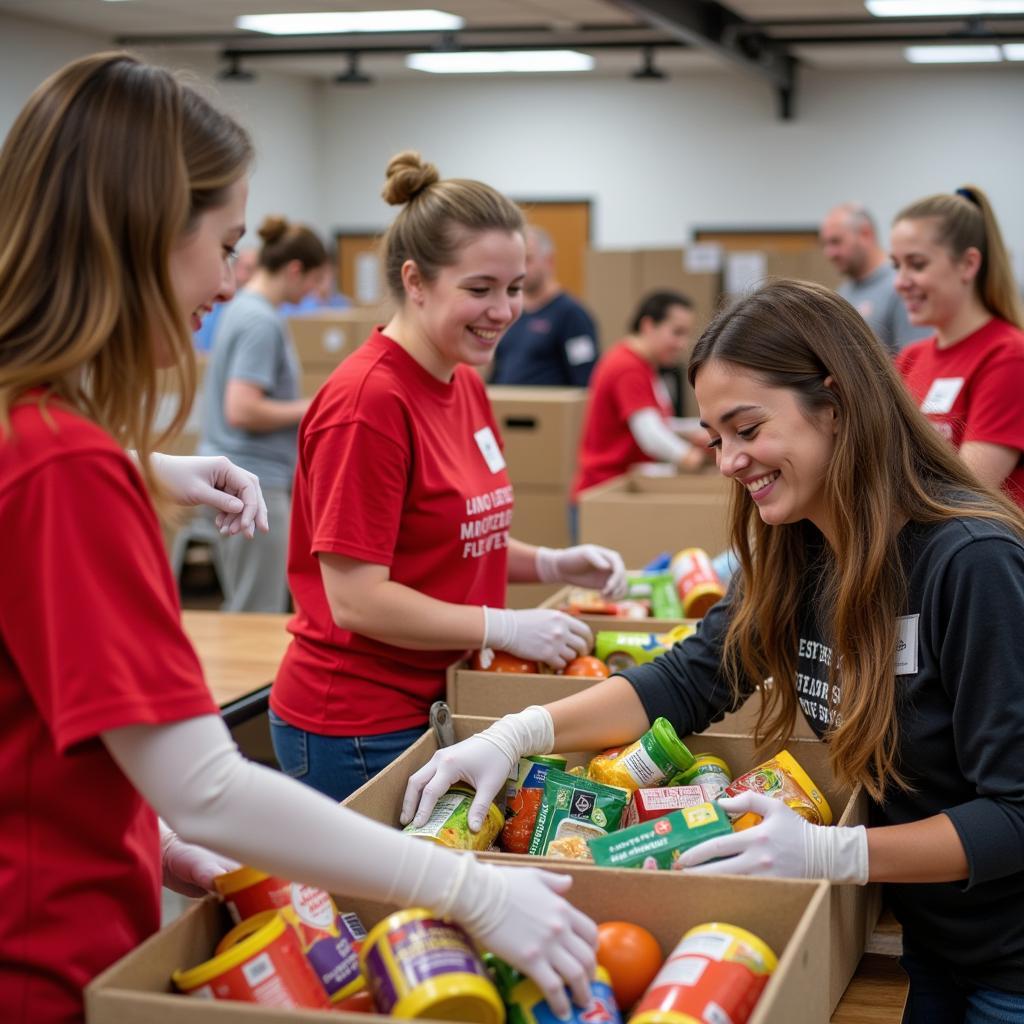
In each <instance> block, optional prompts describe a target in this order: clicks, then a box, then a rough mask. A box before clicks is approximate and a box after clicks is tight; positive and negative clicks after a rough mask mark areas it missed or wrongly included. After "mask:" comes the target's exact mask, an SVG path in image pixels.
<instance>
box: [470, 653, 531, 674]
mask: <svg viewBox="0 0 1024 1024" xmlns="http://www.w3.org/2000/svg"><path fill="white" fill-rule="evenodd" d="M470 667H471V668H474V669H475V670H476V671H477V672H515V673H517V674H518V675H535V674H536V673H537V672H539V671H540V667H539V666H538V665H537V662H535V661H528V660H527V659H526V658H517V657H516V656H515V655H514V654H508V653H506V652H505V651H495V652H494V660H493V661H492V662H491V663H490V665H488V666H487V668H484V666H483V665H482V664H481V662H480V652H479V651H474V652H473V660H472V662H471V663H470Z"/></svg>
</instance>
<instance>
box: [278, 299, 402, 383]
mask: <svg viewBox="0 0 1024 1024" xmlns="http://www.w3.org/2000/svg"><path fill="white" fill-rule="evenodd" d="M388 318H389V314H388V312H387V310H385V309H363V308H353V309H331V310H323V311H321V312H318V313H308V314H306V315H305V316H292V317H289V318H288V321H287V323H288V333H289V334H290V335H291V339H292V344H293V345H294V346H295V352H296V355H297V356H298V357H299V365H300V366H301V367H302V369H303V372H304V373H313V372H317V373H324V372H325V371H326V373H330V371H331V370H333V369H334V367H336V366H337V365H338V363H340V362H341V361H342V360H343V359H344V358H345V357H346V356H348V355H351V354H352V353H353V352H354V351H355V350H356V349H357V348H358V347H359V346H360V345H362V343H363V342H364V341H365V340H366V339H367V338H368V337H369V336H370V334H371V332H372V331H373V329H374V327H377V326H379V325H381V324H385V323H387V321H388Z"/></svg>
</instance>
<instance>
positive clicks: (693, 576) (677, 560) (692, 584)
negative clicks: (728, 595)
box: [670, 548, 725, 619]
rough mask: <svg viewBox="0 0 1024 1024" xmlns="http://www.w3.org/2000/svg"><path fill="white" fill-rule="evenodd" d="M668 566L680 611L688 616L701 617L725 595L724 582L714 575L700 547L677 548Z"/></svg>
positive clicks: (706, 554) (706, 556)
mask: <svg viewBox="0 0 1024 1024" xmlns="http://www.w3.org/2000/svg"><path fill="white" fill-rule="evenodd" d="M670 569H671V572H672V576H673V578H674V579H675V581H676V589H677V590H678V591H679V600H680V601H681V602H682V605H683V614H684V615H685V616H686V617H687V618H688V619H702V618H704V616H705V615H706V614H707V613H708V612H709V611H710V610H711V609H712V608H713V607H714V606H715V605H716V604H718V602H719V601H720V600H721V599H722V598H723V597H725V584H724V583H722V581H721V580H720V579H719V578H718V573H716V572H715V569H714V566H712V564H711V559H710V558H709V557H708V553H707V552H706V551H705V550H704V549H703V548H684V549H683V550H682V551H677V552H676V554H675V555H674V556H673V557H672V562H671V565H670Z"/></svg>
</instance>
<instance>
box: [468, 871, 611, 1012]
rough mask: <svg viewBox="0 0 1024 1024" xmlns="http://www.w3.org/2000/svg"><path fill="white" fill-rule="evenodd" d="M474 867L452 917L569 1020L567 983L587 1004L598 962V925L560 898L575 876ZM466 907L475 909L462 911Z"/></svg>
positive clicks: (581, 1003) (577, 999)
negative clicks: (525, 978)
mask: <svg viewBox="0 0 1024 1024" xmlns="http://www.w3.org/2000/svg"><path fill="white" fill-rule="evenodd" d="M465 859H466V860H469V859H470V858H469V857H468V856H467V857H466V858H465ZM474 867H475V869H476V870H475V871H474V872H473V875H471V877H470V879H469V882H468V883H467V884H466V885H464V886H463V891H462V893H460V895H459V897H458V898H457V899H456V901H455V903H456V906H455V907H454V908H453V911H454V913H453V915H452V916H454V917H456V919H457V920H459V922H460V923H461V924H462V925H463V927H465V928H466V930H467V931H468V932H469V933H470V934H471V935H472V936H473V938H474V939H476V941H477V942H478V943H479V944H480V945H481V946H482V947H483V948H485V949H489V950H490V951H491V952H492V953H494V954H495V955H496V956H500V957H501V958H502V960H505V961H507V962H508V963H510V964H511V965H512V966H513V967H515V968H516V969H517V970H519V971H522V972H523V973H524V974H527V975H529V976H530V977H531V978H532V979H533V980H534V981H535V982H536V983H537V985H538V986H539V988H540V989H541V991H542V992H543V993H544V997H545V999H547V1002H548V1006H550V1007H551V1010H552V1012H553V1013H554V1014H555V1015H556V1016H557V1017H559V1018H561V1019H562V1020H571V1019H572V1017H571V1013H572V1008H571V1006H570V1005H569V993H568V992H567V991H566V988H565V986H566V985H568V986H569V990H570V991H571V993H572V997H573V1001H574V1002H576V1003H577V1004H578V1005H579V1006H588V1005H589V1004H590V979H591V978H593V976H594V971H595V968H596V964H597V961H596V947H597V925H596V924H594V922H593V921H591V920H590V918H589V917H587V916H586V915H585V914H584V913H582V912H581V911H579V910H577V909H576V908H575V907H574V906H572V904H570V903H568V902H567V901H566V900H564V899H563V898H562V897H563V895H564V894H565V893H566V892H568V890H569V888H570V887H571V886H572V879H571V878H570V877H569V876H568V875H557V874H553V873H552V872H550V871H540V870H538V869H537V868H520V867H505V866H500V867H499V866H498V865H495V864H486V865H485V864H481V863H479V862H478V861H474ZM479 869H484V870H483V871H479ZM478 871H479V874H477V872H478ZM463 907H465V908H467V909H469V908H470V907H471V908H472V909H471V910H470V911H469V913H468V914H466V913H460V912H459V911H460V909H461V908H463Z"/></svg>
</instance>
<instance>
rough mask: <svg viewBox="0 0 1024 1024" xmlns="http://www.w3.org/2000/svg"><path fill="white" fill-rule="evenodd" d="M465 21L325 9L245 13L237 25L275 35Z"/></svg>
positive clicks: (454, 25)
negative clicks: (307, 11)
mask: <svg viewBox="0 0 1024 1024" xmlns="http://www.w3.org/2000/svg"><path fill="white" fill-rule="evenodd" d="M464 24H465V22H464V21H463V19H462V18H460V17H459V16H458V15H456V14H448V13H447V12H445V11H434V10H427V11H323V12H319V13H318V12H312V13H309V14H243V15H241V16H240V17H238V18H236V19H235V27H236V28H245V29H250V30H252V31H253V32H266V33H268V34H270V35H273V36H292V35H306V34H312V33H333V34H339V35H340V34H343V33H348V32H431V31H437V32H455V31H457V30H458V29H460V28H462V26H463V25H464Z"/></svg>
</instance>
